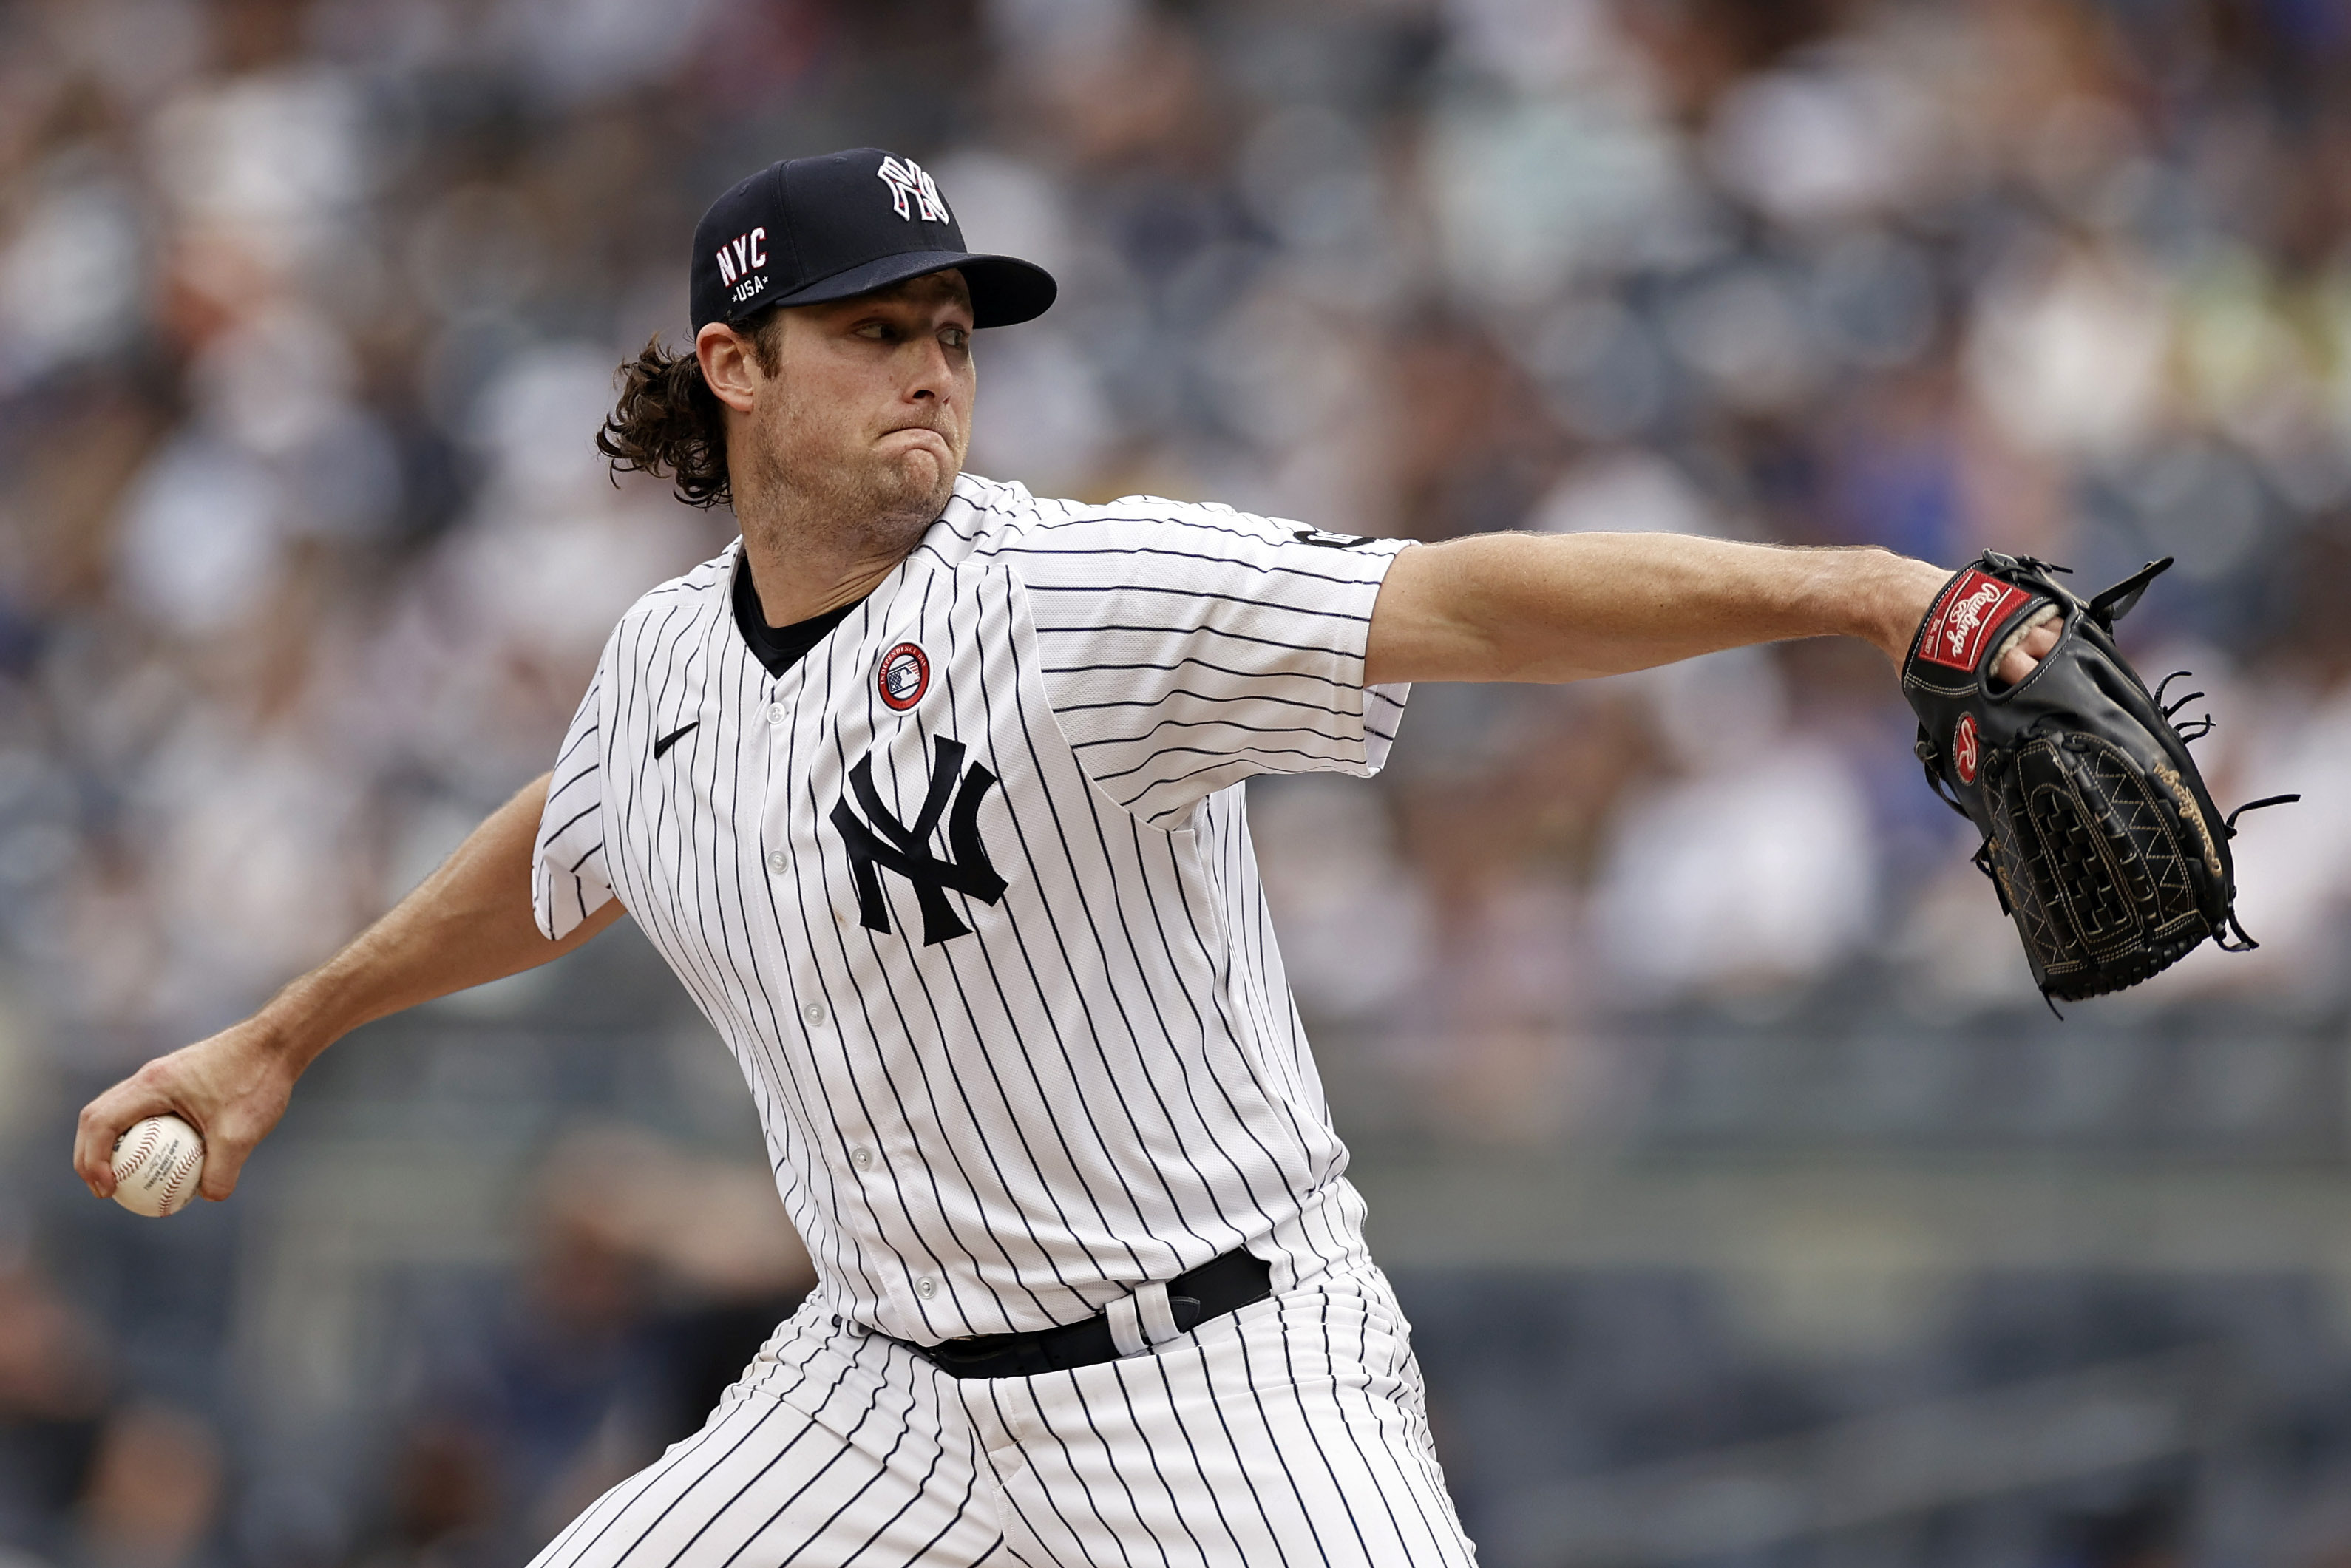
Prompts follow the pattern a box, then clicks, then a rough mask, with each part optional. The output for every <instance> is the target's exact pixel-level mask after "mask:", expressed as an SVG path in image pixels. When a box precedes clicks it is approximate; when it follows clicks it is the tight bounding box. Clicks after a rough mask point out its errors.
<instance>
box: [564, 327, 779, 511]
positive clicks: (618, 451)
mask: <svg viewBox="0 0 2351 1568" xmlns="http://www.w3.org/2000/svg"><path fill="white" fill-rule="evenodd" d="M782 327H783V307H781V306H772V307H770V308H768V309H766V310H763V311H761V312H759V313H758V315H756V316H752V317H748V318H747V319H744V320H742V321H738V322H737V323H735V330H736V331H737V333H739V334H740V335H741V336H742V337H744V338H745V339H747V340H749V342H750V344H751V354H752V357H753V358H754V359H756V360H758V361H759V368H760V369H761V370H763V371H766V372H767V373H768V374H769V375H774V374H775V373H776V367H777V365H778V363H779V362H780V361H779V359H778V351H777V350H778V340H779V339H780V338H781V337H782ZM612 380H613V382H614V384H615V385H617V386H618V387H619V388H620V392H621V396H620V401H619V402H617V403H615V404H614V405H613V408H612V413H611V416H610V417H609V418H607V419H606V420H605V421H604V423H603V426H602V428H601V429H599V430H598V431H597V432H596V449H597V450H598V451H599V452H601V453H602V454H603V455H605V456H606V457H608V458H610V459H611V468H612V477H613V482H614V483H616V484H617V483H619V480H620V476H621V475H622V473H624V472H628V471H632V470H633V471H635V472H637V473H643V474H655V475H658V474H660V473H662V472H664V470H666V471H667V472H668V473H669V474H671V475H672V476H674V479H675V481H676V490H677V498H678V499H679V500H681V501H684V502H685V503H686V504H687V505H688V506H693V507H725V506H730V505H732V504H733V502H734V499H735V492H734V489H733V487H732V486H729V485H728V483H727V478H726V406H725V405H724V404H722V403H721V402H719V401H718V395H717V394H716V392H712V391H711V390H710V383H709V382H706V381H705V380H704V379H703V376H702V361H701V360H700V359H698V358H697V357H695V353H694V351H693V350H691V349H689V350H686V351H685V352H684V353H683V354H673V353H671V352H670V351H669V350H666V349H664V348H663V347H662V340H661V339H660V337H659V336H658V335H656V336H654V337H653V338H649V339H647V340H645V346H644V347H643V349H642V350H639V351H638V353H637V357H636V358H635V359H633V360H631V361H627V362H626V363H624V364H622V366H621V368H620V369H619V370H618V371H615V372H613V377H612Z"/></svg>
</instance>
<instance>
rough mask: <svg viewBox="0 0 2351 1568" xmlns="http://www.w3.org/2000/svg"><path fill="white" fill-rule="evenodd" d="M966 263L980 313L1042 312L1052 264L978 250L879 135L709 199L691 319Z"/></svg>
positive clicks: (791, 162) (994, 318) (932, 184)
mask: <svg viewBox="0 0 2351 1568" xmlns="http://www.w3.org/2000/svg"><path fill="white" fill-rule="evenodd" d="M948 267H958V268H960V269H961V270H962V272H963V277H964V281H965V283H967V285H969V286H970V288H971V308H972V324H973V325H974V326H977V327H1008V326H1011V325H1012V324H1013V323H1014V322H1016V321H1027V320H1030V319H1033V318H1035V317H1038V316H1041V315H1043V314H1044V313H1045V308H1046V307H1047V306H1049V305H1050V304H1052V303H1053V296H1054V294H1055V292H1056V291H1057V290H1056V286H1055V284H1054V282H1053V277H1052V275H1051V274H1050V273H1049V272H1047V271H1046V270H1045V269H1044V268H1043V267H1038V266H1036V265H1035V264H1033V263H1030V262H1026V261H1020V260H1017V259H1015V258H1014V257H1012V256H975V255H973V254H972V253H971V252H970V251H969V250H967V249H966V248H964V243H963V228H962V226H961V225H958V224H957V223H956V219H955V214H953V213H952V212H950V211H948V210H947V204H946V198H945V197H943V196H941V195H940V194H939V184H938V182H937V181H936V180H935V179H933V178H932V177H931V174H930V172H929V171H928V170H926V169H925V168H924V167H923V166H922V165H921V164H919V163H917V162H914V161H913V160H912V159H908V158H900V157H897V156H895V155H894V154H893V153H889V152H883V151H882V149H880V148H878V147H857V148H852V149H851V150H850V151H849V152H828V153H825V154H824V155H823V156H821V157H817V158H788V159H786V160H784V161H783V162H780V163H771V164H769V165H768V167H767V168H765V169H762V170H760V171H759V172H758V173H756V174H754V175H752V176H751V177H750V178H749V179H747V180H745V181H743V182H742V183H739V184H737V186H736V187H735V188H734V189H733V190H730V191H728V192H727V193H726V194H725V195H723V196H721V197H719V198H718V199H717V200H716V201H715V202H713V203H711V204H710V210H709V211H708V212H706V213H704V214H702V221H701V222H700V223H699V224H696V225H695V228H694V267H693V271H692V279H693V281H692V298H693V306H694V329H695V331H696V332H699V331H701V330H702V329H703V328H704V327H705V326H707V325H708V324H709V323H711V322H713V321H728V322H732V321H738V320H741V319H743V318H744V317H746V316H748V315H751V314H752V313H753V312H755V311H758V310H764V309H766V308H768V306H770V305H818V304H821V303H823V302H824V301H826V300H828V299H846V298H849V297H850V296H851V295H852V294H863V293H865V292H866V291H867V290H869V289H873V288H884V287H888V286H890V285H891V284H893V283H903V282H904V281H905V280H906V279H907V278H910V277H922V276H923V275H924V274H925V273H929V272H943V271H945V270H946V268H948Z"/></svg>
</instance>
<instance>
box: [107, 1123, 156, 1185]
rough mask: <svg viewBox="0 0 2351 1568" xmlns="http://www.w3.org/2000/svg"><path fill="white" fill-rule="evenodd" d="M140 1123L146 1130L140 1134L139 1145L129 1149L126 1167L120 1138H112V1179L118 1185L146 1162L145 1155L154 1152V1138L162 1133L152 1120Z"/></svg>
mask: <svg viewBox="0 0 2351 1568" xmlns="http://www.w3.org/2000/svg"><path fill="white" fill-rule="evenodd" d="M140 1125H141V1126H143V1127H145V1128H146V1129H147V1130H146V1132H145V1133H144V1134H141V1137H140V1142H139V1146H138V1147H137V1148H136V1149H134V1150H132V1151H131V1164H130V1166H128V1167H126V1166H124V1165H123V1163H122V1139H121V1138H117V1139H115V1140H114V1179H115V1182H116V1184H117V1185H118V1186H119V1185H120V1184H121V1183H122V1182H123V1181H124V1180H125V1179H127V1177H128V1176H131V1175H135V1174H136V1173H137V1172H138V1169H139V1167H140V1166H143V1165H145V1164H146V1163H147V1156H148V1155H152V1154H153V1153H154V1152H155V1140H156V1139H157V1138H160V1137H162V1135H163V1134H162V1129H161V1128H160V1127H157V1126H156V1125H155V1124H153V1123H152V1121H149V1122H142V1123H141V1124H140ZM128 1135H129V1134H125V1136H128Z"/></svg>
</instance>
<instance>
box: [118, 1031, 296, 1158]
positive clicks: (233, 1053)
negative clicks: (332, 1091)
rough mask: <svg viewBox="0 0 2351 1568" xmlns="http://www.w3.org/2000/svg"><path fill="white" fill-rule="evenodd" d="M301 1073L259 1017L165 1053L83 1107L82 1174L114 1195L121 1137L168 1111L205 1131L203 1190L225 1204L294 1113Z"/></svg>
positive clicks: (199, 1131)
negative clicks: (258, 1148) (290, 1110)
mask: <svg viewBox="0 0 2351 1568" xmlns="http://www.w3.org/2000/svg"><path fill="white" fill-rule="evenodd" d="M299 1071H300V1068H299V1067H298V1065H297V1062H296V1060H295V1059H294V1058H293V1057H292V1056H291V1055H290V1054H289V1053H288V1052H287V1051H286V1050H285V1049H284V1047H283V1045H282V1044H281V1043H280V1042H279V1040H277V1035H276V1031H274V1030H270V1029H268V1028H267V1027H266V1026H265V1025H264V1024H263V1023H262V1021H261V1020H260V1019H257V1018H255V1019H246V1021H245V1022H243V1023H241V1024H238V1025H237V1026H235V1028H234V1029H225V1030H222V1031H221V1032H220V1033H218V1034H216V1035H214V1036H213V1037H212V1038H211V1039H209V1040H198V1041H197V1042H196V1043H195V1044H193V1045H190V1046H184V1047H183V1048H182V1049H180V1050H178V1051H173V1052H172V1054H171V1055H169V1056H159V1057H157V1058H156V1059H155V1060H154V1061H151V1062H149V1063H148V1064H147V1065H146V1066H144V1067H142V1068H141V1069H140V1070H139V1071H136V1072H134V1073H132V1074H131V1076H130V1077H128V1078H126V1079H124V1080H123V1081H122V1082H120V1083H118V1084H116V1085H115V1086H114V1087H113V1088H111V1089H110V1090H108V1091H107V1092H105V1093H103V1094H101V1095H99V1097H98V1098H97V1099H95V1100H93V1101H91V1102H90V1103H89V1104H88V1105H86V1106H84V1107H83V1108H82V1113H81V1124H80V1126H79V1128H78V1130H77V1131H76V1133H75V1134H74V1171H75V1173H76V1174H77V1175H78V1176H80V1177H81V1179H82V1181H83V1182H84V1183H85V1184H87V1185H88V1186H89V1190H90V1191H92V1192H94V1193H96V1194H97V1195H98V1196H99V1197H113V1196H114V1145H115V1143H116V1141H117V1140H118V1139H120V1137H121V1136H122V1134H123V1133H124V1132H125V1131H126V1130H128V1129H129V1128H130V1127H131V1125H132V1124H135V1123H138V1122H140V1121H142V1120H144V1119H145V1118H147V1117H149V1116H155V1115H161V1114H162V1113H164V1112H167V1111H168V1112H171V1113H172V1114H174V1115H177V1116H179V1117H182V1118H183V1119H184V1120H185V1121H187V1122H188V1123H189V1124H191V1125H192V1126H193V1127H194V1128H195V1129H196V1131H197V1132H198V1133H200V1134H203V1136H204V1179H203V1180H202V1181H200V1182H199V1183H197V1184H196V1193H197V1196H198V1197H208V1198H211V1199H212V1200H214V1202H215V1203H217V1202H218V1201H220V1200H221V1199H222V1198H225V1197H227V1196H228V1195H229V1194H230V1193H231V1192H234V1191H235V1189H236V1177H237V1173H238V1172H239V1171H241V1170H243V1169H244V1168H245V1158H246V1155H249V1154H251V1153H253V1150H254V1145H256V1144H258V1143H260V1142H261V1140H262V1139H263V1138H265V1137H266V1136H268V1135H269V1129H271V1128H272V1127H275V1126H276V1125H277V1119H278V1118H279V1117H280V1116H283V1115H284V1114H285V1113H286V1101H287V1096H288V1095H290V1094H291V1093H292V1092H293V1089H294V1080H295V1078H296V1076H297V1075H298V1073H299Z"/></svg>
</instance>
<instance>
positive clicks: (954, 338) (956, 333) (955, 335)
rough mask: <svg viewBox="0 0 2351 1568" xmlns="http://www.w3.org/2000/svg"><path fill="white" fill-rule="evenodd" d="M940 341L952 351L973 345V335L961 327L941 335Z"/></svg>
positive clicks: (949, 329)
mask: <svg viewBox="0 0 2351 1568" xmlns="http://www.w3.org/2000/svg"><path fill="white" fill-rule="evenodd" d="M939 340H940V341H942V342H944V343H945V344H946V346H947V347H948V348H950V349H962V348H967V347H969V346H970V343H971V334H970V333H968V332H967V331H965V330H964V329H962V328H960V327H950V328H948V329H946V331H944V332H942V333H940V334H939Z"/></svg>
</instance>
